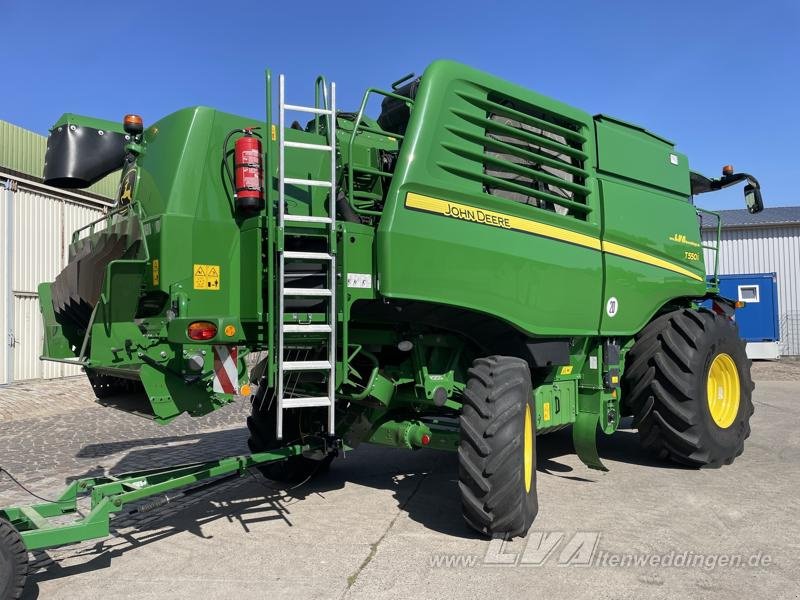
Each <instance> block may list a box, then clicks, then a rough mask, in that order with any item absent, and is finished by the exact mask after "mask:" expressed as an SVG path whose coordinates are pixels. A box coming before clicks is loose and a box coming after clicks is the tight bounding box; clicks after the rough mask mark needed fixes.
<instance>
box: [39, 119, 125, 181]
mask: <svg viewBox="0 0 800 600" xmlns="http://www.w3.org/2000/svg"><path fill="white" fill-rule="evenodd" d="M101 131H102V133H101ZM125 137H126V136H125V134H123V133H117V132H114V131H108V130H100V129H94V128H92V127H86V126H81V125H70V124H64V125H59V126H58V127H55V128H53V130H52V131H51V132H50V136H49V137H48V138H47V152H46V153H45V155H44V182H45V183H46V184H47V185H52V186H54V187H60V188H85V187H89V186H90V185H92V184H93V183H95V182H96V181H100V180H101V179H102V178H103V177H105V176H106V175H108V174H109V173H112V172H114V171H116V170H118V169H121V168H122V165H123V164H124V162H125V143H126V139H125Z"/></svg>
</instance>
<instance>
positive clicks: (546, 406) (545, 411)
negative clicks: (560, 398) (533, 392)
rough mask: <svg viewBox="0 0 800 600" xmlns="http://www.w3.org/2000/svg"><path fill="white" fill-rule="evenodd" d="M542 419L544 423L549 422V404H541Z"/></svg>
mask: <svg viewBox="0 0 800 600" xmlns="http://www.w3.org/2000/svg"><path fill="white" fill-rule="evenodd" d="M542 418H543V419H544V420H545V421H549V420H550V403H549V402H545V403H544V404H542Z"/></svg>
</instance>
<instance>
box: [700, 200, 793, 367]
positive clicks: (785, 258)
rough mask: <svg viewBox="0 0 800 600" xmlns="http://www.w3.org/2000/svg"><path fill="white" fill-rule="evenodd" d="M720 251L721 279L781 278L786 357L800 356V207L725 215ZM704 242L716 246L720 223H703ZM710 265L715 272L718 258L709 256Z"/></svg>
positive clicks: (780, 314) (708, 220)
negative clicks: (741, 276) (744, 276)
mask: <svg viewBox="0 0 800 600" xmlns="http://www.w3.org/2000/svg"><path fill="white" fill-rule="evenodd" d="M720 214H721V216H722V238H721V241H720V251H719V273H720V274H721V275H733V274H750V273H772V272H774V273H777V275H778V321H779V324H780V337H781V339H780V348H781V353H782V354H783V355H793V356H797V355H800V206H781V207H775V208H765V209H764V210H763V211H762V212H760V213H758V214H755V215H751V214H750V213H749V212H747V211H746V210H723V211H720ZM702 237H703V242H704V243H705V244H713V243H714V241H715V240H716V222H715V219H713V218H710V217H707V216H706V217H704V219H703V229H702ZM706 265H707V268H708V270H709V271H710V272H713V269H714V253H713V251H709V250H706Z"/></svg>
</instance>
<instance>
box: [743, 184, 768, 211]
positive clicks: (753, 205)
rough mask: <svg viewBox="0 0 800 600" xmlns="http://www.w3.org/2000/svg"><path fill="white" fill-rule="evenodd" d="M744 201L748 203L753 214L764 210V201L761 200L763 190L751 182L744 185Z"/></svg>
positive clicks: (748, 207)
mask: <svg viewBox="0 0 800 600" xmlns="http://www.w3.org/2000/svg"><path fill="white" fill-rule="evenodd" d="M744 203H745V204H746V205H747V210H748V211H750V213H751V214H756V213H760V212H761V211H762V210H764V202H763V201H762V200H761V190H760V189H759V188H758V187H756V186H754V185H752V184H749V183H748V184H747V185H746V186H744Z"/></svg>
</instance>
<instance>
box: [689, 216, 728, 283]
mask: <svg viewBox="0 0 800 600" xmlns="http://www.w3.org/2000/svg"><path fill="white" fill-rule="evenodd" d="M694 209H695V212H696V213H697V216H699V217H700V224H701V229H702V222H703V215H711V216H713V217H716V218H717V227H716V229H717V240H716V244H714V245H713V246H712V245H711V244H705V243H703V240H702V235H703V234H702V231H701V232H700V235H701V239H700V247H701V248H702V249H703V250H712V251H713V252H714V277H713V279H711V282H710V283H711V285H709V287H715V288H716V287H718V286H719V246H720V240H721V238H722V215H721V214H719V213H718V212H714V211H713V210H706V209H705V208H700V207H699V206H695V207H694ZM707 285H708V284H707Z"/></svg>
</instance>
